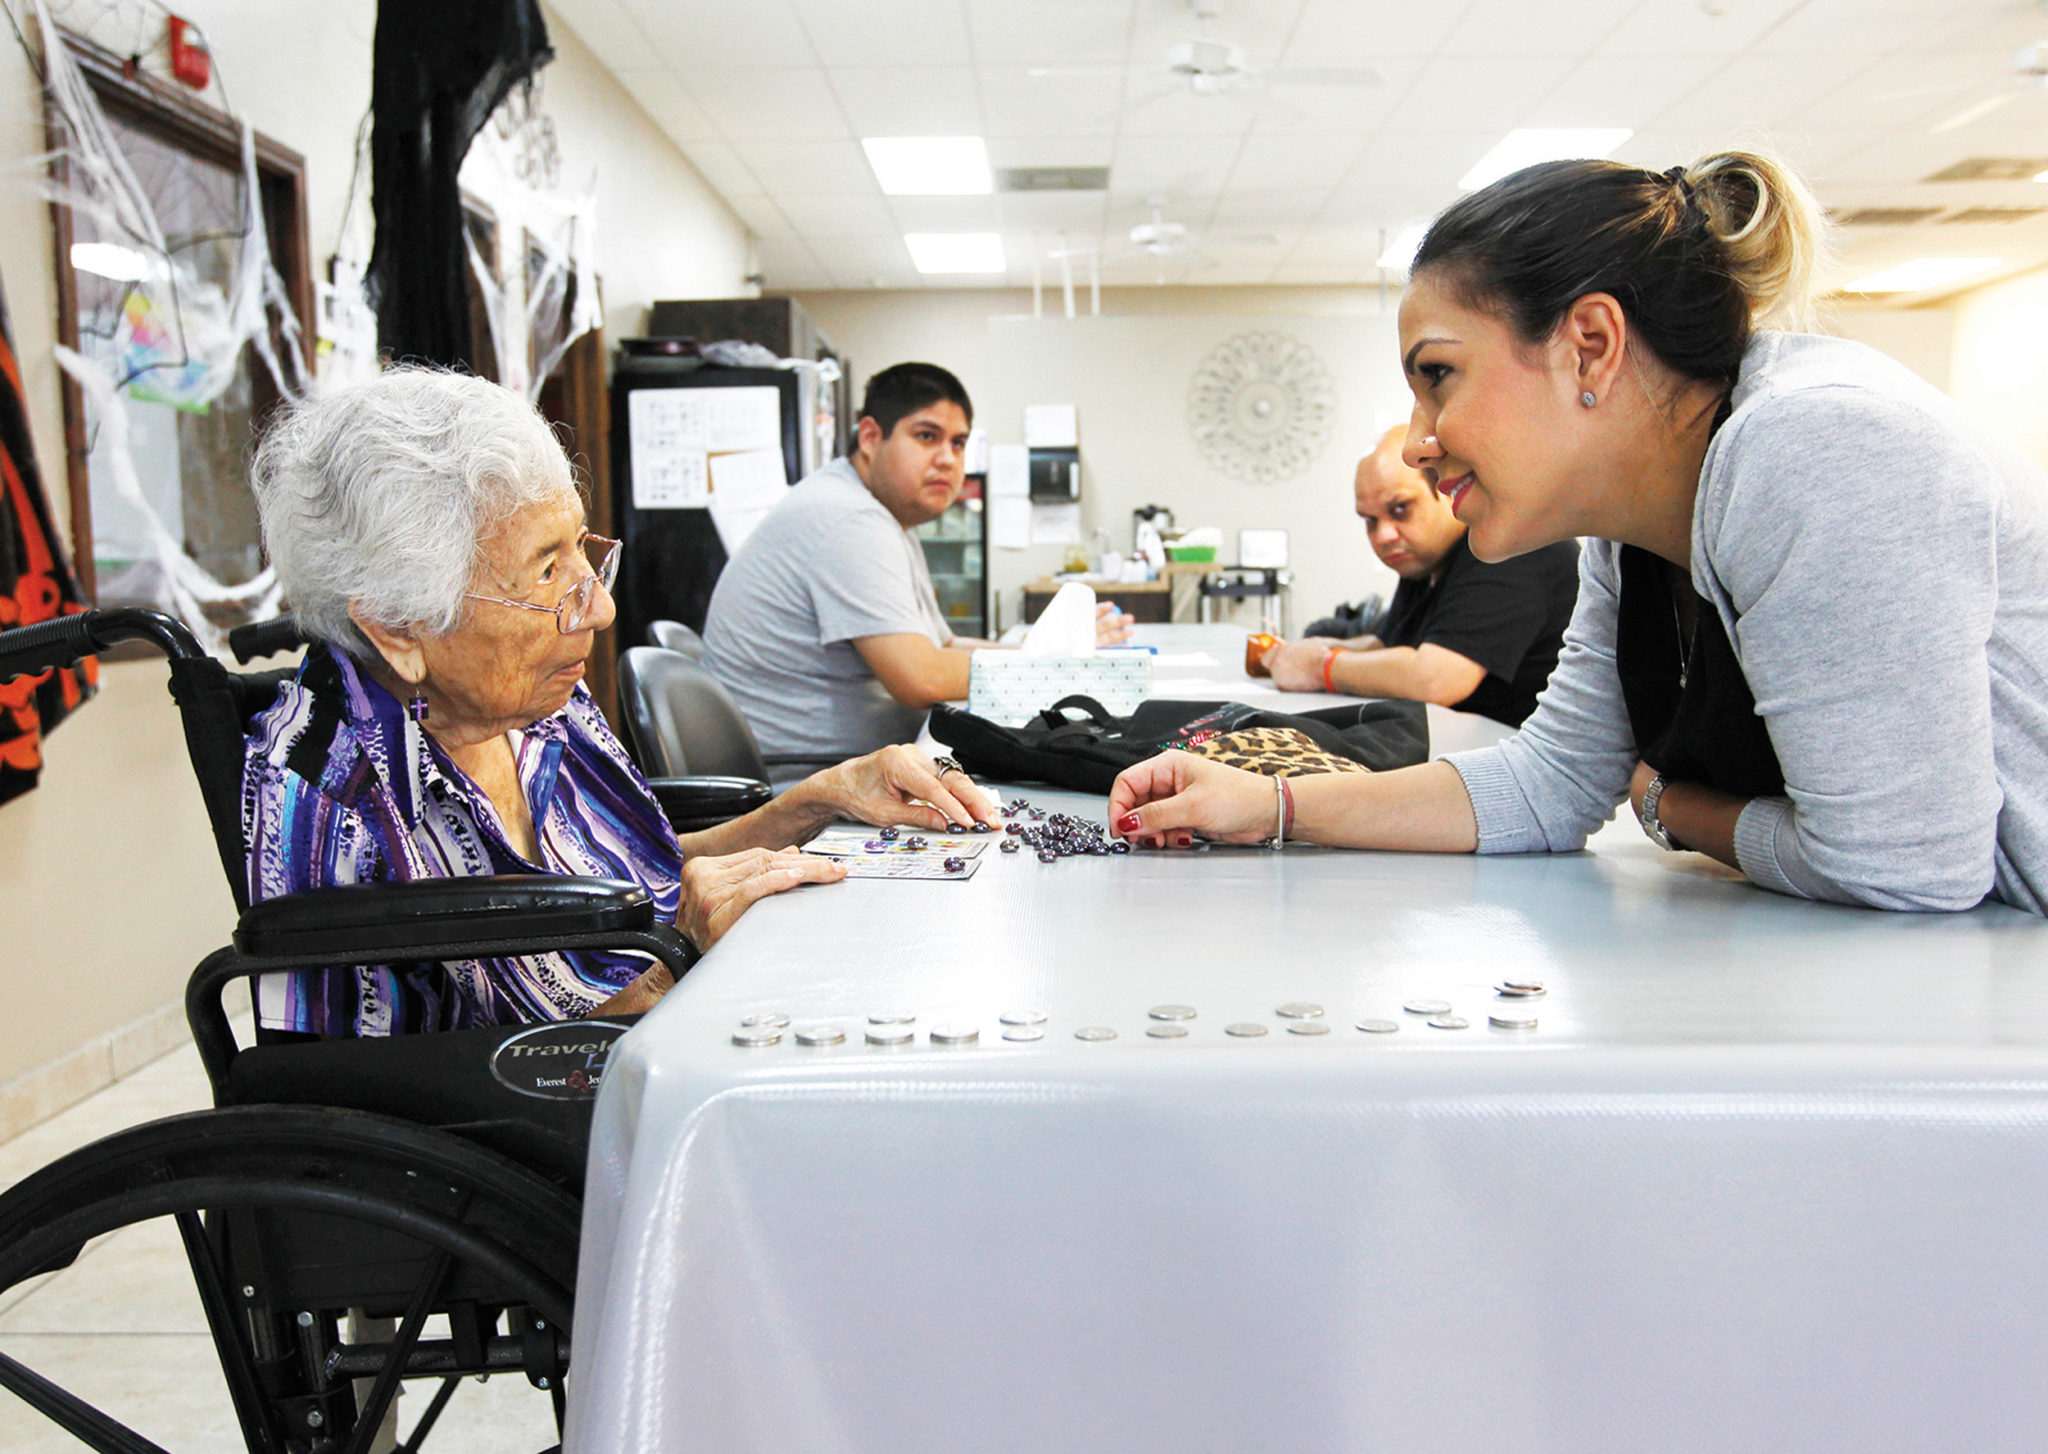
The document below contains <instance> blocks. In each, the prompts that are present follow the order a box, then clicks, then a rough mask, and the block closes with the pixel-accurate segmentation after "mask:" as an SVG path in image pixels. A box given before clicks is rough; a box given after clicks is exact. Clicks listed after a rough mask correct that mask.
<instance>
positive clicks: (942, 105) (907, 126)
mask: <svg viewBox="0 0 2048 1454" xmlns="http://www.w3.org/2000/svg"><path fill="white" fill-rule="evenodd" d="M826 74H827V75H828V76H829V77H830V78H831V82H832V90H833V93H834V94H835V95H836V96H837V97H838V98H839V104H840V106H841V108H842V109H843V111H844V113H845V115H846V117H847V119H848V120H849V121H850V122H852V124H853V134H854V135H855V136H981V135H984V134H985V133H986V128H985V127H984V126H983V124H982V117H981V101H980V98H979V97H978V96H977V95H976V94H975V88H974V73H973V72H972V71H968V70H965V69H961V68H957V67H947V66H905V67H903V68H902V69H900V70H891V71H880V70H868V69H858V70H854V69H843V68H842V69H834V70H830V71H827V72H826Z"/></svg>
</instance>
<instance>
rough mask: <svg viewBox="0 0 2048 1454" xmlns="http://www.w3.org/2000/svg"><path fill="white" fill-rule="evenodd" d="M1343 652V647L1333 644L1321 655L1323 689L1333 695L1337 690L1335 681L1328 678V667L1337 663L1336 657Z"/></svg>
mask: <svg viewBox="0 0 2048 1454" xmlns="http://www.w3.org/2000/svg"><path fill="white" fill-rule="evenodd" d="M1343 654H1344V648H1343V647H1341V646H1333V647H1331V648H1330V649H1329V651H1328V652H1326V653H1325V654H1324V656H1323V690H1324V691H1326V692H1329V693H1331V694H1332V695H1333V696H1334V695H1335V694H1336V691H1337V683H1336V682H1334V681H1333V680H1331V678H1330V668H1331V667H1333V666H1335V665H1336V664H1337V658H1338V657H1340V656H1342V655H1343Z"/></svg>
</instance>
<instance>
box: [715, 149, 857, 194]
mask: <svg viewBox="0 0 2048 1454" xmlns="http://www.w3.org/2000/svg"><path fill="white" fill-rule="evenodd" d="M734 150H735V151H736V152H737V153H738V154H739V156H740V158H741V160H743V161H744V162H745V163H746V164H747V168H748V170H750V171H751V172H753V174H754V175H755V176H756V177H758V178H760V184H759V186H757V187H756V188H755V190H756V191H766V192H768V193H769V194H770V195H771V196H781V195H783V194H785V193H786V194H788V195H790V196H793V197H850V196H860V197H879V196H880V195H881V189H880V188H879V187H877V186H876V185H875V174H874V173H873V172H872V171H870V170H869V169H868V158H867V153H865V152H863V151H862V150H861V149H860V143H858V142H855V141H745V142H740V143H739V144H738V145H737V146H736V147H735V148H734ZM714 185H715V184H714Z"/></svg>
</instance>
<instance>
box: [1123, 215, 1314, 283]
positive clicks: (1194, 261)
mask: <svg viewBox="0 0 2048 1454" xmlns="http://www.w3.org/2000/svg"><path fill="white" fill-rule="evenodd" d="M1145 205H1146V206H1148V207H1150V208H1151V209H1152V219H1151V221H1149V222H1140V223H1139V224H1138V225H1137V226H1135V227H1133V228H1132V229H1131V230H1130V234H1129V236H1130V245H1129V246H1128V247H1124V248H1121V249H1119V250H1118V251H1116V252H1114V253H1111V254H1110V255H1109V256H1108V257H1107V258H1105V259H1104V260H1103V261H1104V262H1105V263H1117V262H1126V261H1133V260H1135V259H1137V258H1141V257H1143V258H1150V259H1151V260H1152V261H1153V262H1154V263H1155V264H1156V265H1157V281H1159V282H1162V283H1163V282H1165V281H1166V266H1167V264H1168V263H1172V262H1180V263H1185V264H1187V266H1189V267H1193V268H1203V269H1207V268H1213V267H1215V266H1217V260H1216V259H1215V258H1214V257H1212V256H1210V255H1209V254H1208V253H1207V252H1205V251H1204V250H1203V248H1202V243H1201V240H1199V239H1198V238H1197V237H1196V235H1195V233H1194V232H1193V231H1192V230H1191V229H1190V228H1189V227H1188V225H1187V224H1186V223H1185V222H1173V221H1169V220H1168V219H1167V216H1166V199H1165V198H1164V197H1148V198H1146V199H1145ZM1208 242H1209V244H1210V245H1211V246H1215V247H1278V246H1279V245H1280V239H1279V238H1278V237H1276V236H1274V235H1273V234H1272V233H1270V232H1247V233H1240V234H1234V235H1230V236H1211V237H1210V238H1209V239H1208Z"/></svg>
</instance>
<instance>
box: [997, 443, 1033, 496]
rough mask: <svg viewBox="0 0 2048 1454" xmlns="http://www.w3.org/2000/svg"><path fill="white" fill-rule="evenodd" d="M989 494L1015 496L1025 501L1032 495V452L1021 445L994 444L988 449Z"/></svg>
mask: <svg viewBox="0 0 2048 1454" xmlns="http://www.w3.org/2000/svg"><path fill="white" fill-rule="evenodd" d="M988 492H989V494H990V496H992V497H993V496H996V495H1004V496H1010V495H1014V496H1015V497H1016V498H1018V499H1020V500H1023V499H1028V498H1030V495H1031V451H1030V449H1029V448H1027V447H1026V446H1024V445H1021V444H992V445H990V446H989V447H988Z"/></svg>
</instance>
